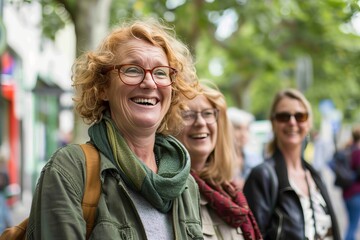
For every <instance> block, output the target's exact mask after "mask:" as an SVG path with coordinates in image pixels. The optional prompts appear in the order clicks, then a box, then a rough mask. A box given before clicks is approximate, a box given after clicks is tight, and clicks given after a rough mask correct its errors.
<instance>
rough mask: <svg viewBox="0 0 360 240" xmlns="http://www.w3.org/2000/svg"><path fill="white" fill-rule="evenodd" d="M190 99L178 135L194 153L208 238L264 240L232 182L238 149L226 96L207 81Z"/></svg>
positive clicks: (194, 172) (239, 192) (192, 154)
mask: <svg viewBox="0 0 360 240" xmlns="http://www.w3.org/2000/svg"><path fill="white" fill-rule="evenodd" d="M186 102H187V108H186V109H185V110H184V111H183V112H182V117H183V124H184V128H183V129H182V131H181V132H180V133H177V132H175V135H176V137H177V138H178V139H179V140H180V141H181V142H182V143H183V144H184V145H185V147H186V148H187V150H188V151H189V153H190V157H191V174H192V175H193V177H194V178H195V180H196V182H197V183H198V185H199V189H200V194H201V200H200V204H201V218H202V221H203V226H202V229H203V233H204V238H205V239H212V240H215V239H227V240H231V239H262V237H261V234H260V231H259V228H258V226H257V223H256V221H255V218H254V216H253V214H252V212H251V210H250V209H249V207H248V204H247V201H246V199H245V196H244V194H243V193H242V191H241V190H239V189H238V188H237V186H236V185H235V184H234V183H233V182H232V177H233V169H232V165H233V158H234V156H235V150H234V144H233V136H232V132H231V131H232V129H231V123H230V121H229V120H228V118H227V114H226V108H227V106H226V101H225V98H224V96H223V95H222V94H221V93H220V92H219V91H218V90H217V88H215V87H213V88H211V87H209V86H206V85H204V84H203V85H202V93H201V94H200V95H199V96H197V97H195V98H194V99H192V100H187V101H186Z"/></svg>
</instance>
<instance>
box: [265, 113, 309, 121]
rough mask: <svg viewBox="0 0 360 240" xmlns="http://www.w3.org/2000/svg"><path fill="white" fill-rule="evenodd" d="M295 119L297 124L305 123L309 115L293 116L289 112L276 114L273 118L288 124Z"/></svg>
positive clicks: (296, 114)
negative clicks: (292, 118) (291, 119)
mask: <svg viewBox="0 0 360 240" xmlns="http://www.w3.org/2000/svg"><path fill="white" fill-rule="evenodd" d="M291 117H294V118H295V120H296V121H297V122H305V121H306V120H308V118H309V114H308V113H303V112H297V113H295V114H291V113H288V112H279V113H275V114H274V115H273V116H272V118H273V119H275V120H276V121H278V122H282V123H286V122H289V121H290V118H291Z"/></svg>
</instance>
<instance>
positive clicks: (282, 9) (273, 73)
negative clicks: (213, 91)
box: [42, 0, 360, 121]
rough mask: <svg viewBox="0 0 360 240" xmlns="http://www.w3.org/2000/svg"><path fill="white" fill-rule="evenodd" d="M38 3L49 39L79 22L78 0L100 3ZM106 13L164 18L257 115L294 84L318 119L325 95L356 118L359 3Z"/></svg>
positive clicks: (132, 3) (245, 1)
mask: <svg viewBox="0 0 360 240" xmlns="http://www.w3.org/2000/svg"><path fill="white" fill-rule="evenodd" d="M100 1H101V0H100ZM110 1H111V0H110ZM42 3H43V6H44V10H46V9H53V10H54V11H53V12H52V13H56V14H54V15H53V14H49V13H50V11H45V12H44V14H47V17H48V18H49V19H52V20H46V19H48V18H44V31H45V32H46V33H49V36H50V37H51V36H54V34H51V32H52V31H53V32H56V29H58V28H61V27H62V26H63V25H64V24H65V23H66V21H68V20H70V21H73V22H74V23H75V25H77V24H78V22H77V21H76V20H75V18H76V17H77V15H79V14H81V12H79V11H78V9H79V7H78V6H79V5H80V3H83V4H82V5H85V4H87V5H89V8H90V10H88V11H90V12H91V11H92V12H94V8H95V10H96V8H98V4H99V1H96V0H91V1H88V0H77V1H75V0H42ZM55 9H58V10H55ZM61 9H66V10H67V13H65V12H64V11H62V10H61ZM91 9H92V10H91ZM109 11H110V16H109V17H110V20H109V25H112V24H116V23H117V22H119V21H121V20H123V19H126V18H128V17H134V16H155V17H160V18H163V19H164V20H165V21H167V22H169V24H170V25H173V26H174V28H175V30H176V33H177V34H178V36H179V38H180V39H182V40H183V41H184V42H185V43H186V44H188V46H189V47H190V49H191V51H192V52H193V54H194V56H195V59H196V67H197V70H198V75H199V77H200V78H207V79H211V80H213V81H214V82H216V83H217V84H218V85H219V87H220V89H221V90H222V91H223V92H224V94H225V95H226V97H227V99H228V102H229V105H236V106H238V107H241V108H245V109H247V110H249V111H251V112H253V113H254V114H255V115H256V116H257V118H258V119H262V118H266V116H267V114H268V108H269V104H270V101H271V99H272V97H273V95H274V94H275V92H276V91H278V90H279V89H281V88H284V87H295V88H298V89H300V90H301V91H303V92H304V93H305V95H306V96H307V97H308V99H309V100H310V102H311V103H312V105H313V108H314V110H315V116H316V120H317V121H318V116H319V114H318V110H317V108H318V107H317V106H318V104H319V102H320V101H321V100H322V99H327V98H330V99H332V100H333V101H334V103H335V106H336V107H337V108H338V109H340V110H341V111H343V112H344V113H345V117H346V119H345V120H347V121H353V120H355V119H357V120H359V117H360V116H359V114H360V110H359V108H360V107H359V105H360V87H359V86H360V69H359V62H360V54H359V53H360V41H359V34H360V33H358V34H355V33H354V29H353V28H352V27H351V21H352V19H353V18H354V16H355V15H359V14H360V10H359V1H358V0H322V1H303V0H265V1H249V0H192V1H186V0H123V1H121V0H113V1H112V4H111V8H109ZM95 12H96V11H95ZM66 16H68V17H66ZM50 17H51V18H50ZM83 19H84V18H83ZM85 19H86V18H85ZM84 26H85V24H83V25H80V26H79V28H84ZM91 27H94V26H91V25H88V26H87V28H85V29H84V30H83V31H78V32H77V35H78V38H83V39H84V36H81V34H84V31H89V28H91ZM86 37H89V38H91V35H86V34H85V39H86Z"/></svg>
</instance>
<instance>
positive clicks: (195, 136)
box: [191, 133, 208, 138]
mask: <svg viewBox="0 0 360 240" xmlns="http://www.w3.org/2000/svg"><path fill="white" fill-rule="evenodd" d="M207 136H208V134H207V133H199V134H193V135H191V137H192V138H206V137H207Z"/></svg>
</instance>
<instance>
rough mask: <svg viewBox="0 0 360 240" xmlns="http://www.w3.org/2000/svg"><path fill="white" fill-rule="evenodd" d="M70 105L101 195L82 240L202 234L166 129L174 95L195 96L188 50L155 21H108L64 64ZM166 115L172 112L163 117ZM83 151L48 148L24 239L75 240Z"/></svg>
mask: <svg viewBox="0 0 360 240" xmlns="http://www.w3.org/2000/svg"><path fill="white" fill-rule="evenodd" d="M72 80H73V86H74V87H75V97H74V100H75V103H76V106H75V107H76V110H77V111H78V113H79V115H80V116H81V117H82V118H83V119H84V120H85V121H86V122H89V123H92V125H91V126H90V128H89V137H90V143H91V144H93V145H94V146H95V147H96V148H97V150H98V151H99V152H100V157H101V159H100V178H101V179H100V180H101V184H102V186H101V195H100V199H99V203H98V206H97V212H96V218H95V225H94V228H93V230H92V233H91V235H90V239H125V238H126V239H178V240H183V239H203V237H202V231H201V219H200V206H199V193H198V187H197V185H196V182H195V181H194V179H193V178H192V177H191V175H190V165H191V163H190V159H189V156H188V153H187V151H186V149H185V148H184V147H183V145H182V144H181V143H180V142H179V141H178V140H176V139H175V138H174V137H172V136H170V135H169V134H168V127H167V126H168V124H169V121H171V122H173V123H178V124H181V121H182V120H181V116H180V114H176V113H178V112H179V107H180V105H181V102H180V101H179V100H180V94H181V95H185V96H193V95H195V94H196V88H194V87H193V84H192V82H193V83H194V84H195V85H196V82H197V79H196V74H195V68H194V65H193V62H192V56H191V54H190V52H189V50H188V48H187V47H186V46H185V45H184V44H183V43H181V42H180V41H179V40H177V39H176V38H175V34H174V31H173V29H171V28H169V27H167V26H166V25H164V24H162V23H161V22H160V21H157V20H155V19H143V20H134V21H129V22H127V23H125V24H123V25H121V26H119V27H116V28H114V29H113V30H112V31H111V32H110V33H109V35H108V36H107V37H106V38H105V39H104V40H103V42H102V43H101V45H100V46H99V47H98V48H97V49H96V50H95V51H89V52H86V53H84V54H83V55H82V56H80V57H79V58H78V59H77V60H76V62H75V64H74V66H73V76H72ZM170 113H174V114H173V115H172V118H171V119H170V118H169V114H170ZM84 159H85V156H84V154H83V152H82V150H81V148H80V146H79V145H77V144H70V145H67V146H65V147H63V148H60V149H59V150H58V151H56V152H55V153H54V154H53V156H52V157H51V159H50V161H49V162H48V163H47V164H46V166H45V167H44V168H43V170H42V172H41V176H40V179H39V182H38V185H37V189H36V191H35V194H34V198H33V202H32V207H31V213H30V219H29V225H28V229H27V239H28V240H33V239H36V240H37V239H46V240H49V239H59V240H60V239H61V240H63V239H85V235H86V222H85V220H84V219H83V213H82V208H81V202H82V197H83V189H84V182H85V180H84V178H85V177H86V176H85V174H86V172H85V166H84Z"/></svg>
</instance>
